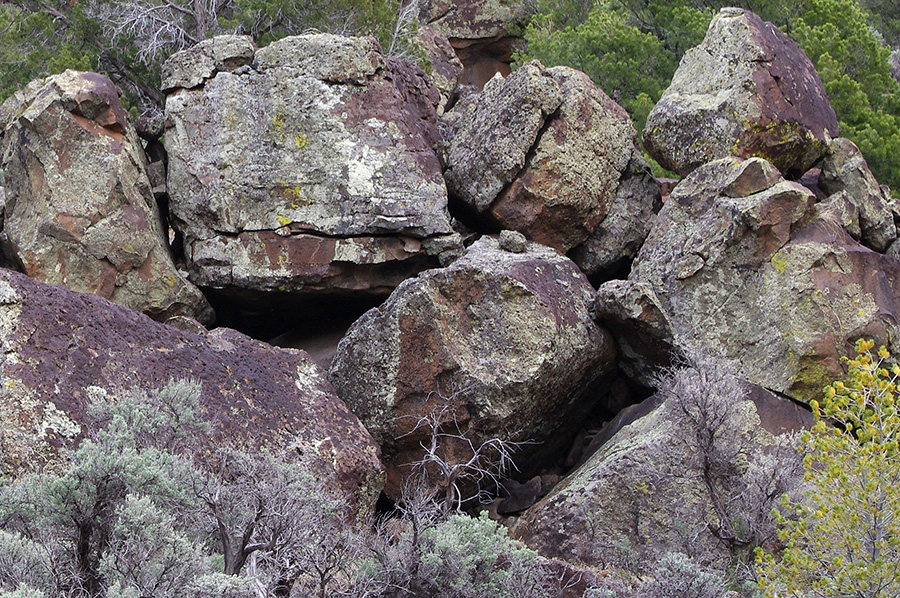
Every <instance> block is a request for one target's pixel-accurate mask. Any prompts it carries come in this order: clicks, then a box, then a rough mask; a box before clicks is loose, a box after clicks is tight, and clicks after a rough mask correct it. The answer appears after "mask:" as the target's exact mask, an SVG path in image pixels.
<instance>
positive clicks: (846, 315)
mask: <svg viewBox="0 0 900 598" xmlns="http://www.w3.org/2000/svg"><path fill="white" fill-rule="evenodd" d="M813 201H814V195H813V193H812V192H811V191H810V190H808V189H807V188H805V187H803V186H801V185H799V184H798V183H793V182H788V181H785V180H783V179H781V178H780V177H778V175H777V171H776V169H775V168H774V167H773V166H772V165H771V164H769V163H767V162H765V161H763V160H761V159H759V158H751V159H748V160H739V159H737V158H725V159H722V160H718V161H715V162H711V163H709V164H706V165H705V166H702V167H700V168H698V169H697V170H695V171H694V172H693V173H692V174H691V175H690V176H688V177H687V178H685V179H684V180H683V181H682V182H681V183H680V184H679V185H678V186H677V187H675V189H674V190H673V192H672V194H671V196H670V198H669V200H668V201H667V202H666V203H665V205H664V207H663V209H662V210H661V211H660V213H659V215H658V217H657V220H656V222H655V224H654V227H653V229H652V230H651V232H650V234H649V236H648V237H647V240H646V242H645V243H644V245H643V247H642V248H641V250H640V253H639V254H638V257H637V259H636V260H635V262H634V264H633V267H632V270H631V274H630V275H629V279H628V283H627V284H616V285H612V284H610V285H609V286H606V287H604V288H603V289H602V290H601V292H600V294H599V295H600V297H601V298H600V299H598V301H597V303H596V304H595V306H594V309H595V314H596V315H597V317H598V319H599V321H600V322H601V323H604V325H607V324H606V323H607V322H608V326H609V327H610V328H611V329H612V330H614V331H616V332H618V333H619V334H620V336H619V342H620V347H622V352H623V354H624V355H628V356H629V358H630V359H631V361H632V369H639V368H640V367H641V363H642V362H643V365H644V366H645V367H646V368H648V369H650V368H652V367H653V366H654V365H656V364H658V363H659V361H660V360H659V357H660V356H659V355H657V352H655V349H654V348H652V347H653V346H654V345H651V346H650V347H646V345H644V347H645V348H643V349H642V343H644V342H646V339H665V342H666V343H668V344H669V345H671V346H672V347H675V348H677V349H679V350H683V349H688V350H702V351H704V352H708V353H712V354H715V355H719V356H721V358H722V359H723V361H724V362H726V363H730V364H731V366H732V367H733V369H735V370H736V371H737V372H738V373H739V374H740V375H741V376H742V377H743V378H746V379H747V380H749V381H750V382H753V383H756V384H759V385H760V386H763V387H764V388H766V389H768V390H771V391H772V392H775V393H778V394H786V395H788V396H790V397H792V398H794V399H797V400H801V401H808V400H810V399H812V398H818V397H819V395H820V394H821V391H822V387H823V386H824V385H826V384H828V383H830V382H832V381H834V380H835V379H838V378H840V377H841V376H842V375H843V369H842V367H841V357H842V356H844V355H847V354H849V353H851V352H852V347H853V343H854V342H855V341H856V340H857V339H858V338H860V337H874V338H876V339H878V341H879V342H883V343H888V345H889V346H891V343H894V344H895V343H896V341H895V340H894V339H897V338H900V336H898V333H900V330H898V326H897V322H898V321H900V262H898V261H896V260H895V259H893V258H890V257H888V256H885V255H881V254H878V253H875V252H873V251H871V250H869V249H868V248H866V247H864V246H862V245H860V244H859V243H858V242H857V241H855V240H854V239H852V238H851V237H850V236H849V235H848V234H847V232H846V231H845V230H844V229H843V228H842V226H841V222H840V221H839V220H838V219H837V218H836V217H833V216H831V215H829V213H828V211H827V210H824V211H823V209H822V207H821V206H818V205H814V204H813ZM629 312H630V313H629ZM655 342H656V341H654V343H655Z"/></svg>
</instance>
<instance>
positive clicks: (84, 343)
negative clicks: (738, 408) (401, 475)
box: [0, 271, 383, 513]
mask: <svg viewBox="0 0 900 598" xmlns="http://www.w3.org/2000/svg"><path fill="white" fill-rule="evenodd" d="M0 343H2V347H3V355H4V357H3V361H2V363H0V389H2V390H0V392H2V399H0V447H2V450H0V455H2V458H3V465H4V471H21V470H23V469H34V468H38V467H40V466H41V465H43V464H44V463H45V462H47V461H52V460H53V459H55V458H57V456H58V454H59V452H60V451H61V450H64V449H66V448H68V447H71V446H72V445H73V444H74V443H76V442H77V441H78V440H79V439H80V438H81V437H82V436H83V433H84V432H85V431H86V430H85V429H84V426H85V425H86V424H85V418H84V414H85V407H86V406H87V404H88V402H89V398H90V397H91V396H92V393H98V392H99V393H106V394H109V395H112V396H116V395H121V394H122V393H128V392H130V391H131V389H132V388H135V387H136V388H139V389H141V390H144V391H150V390H153V389H157V388H159V387H161V386H163V385H164V384H165V383H166V382H168V381H169V380H179V379H185V378H187V379H192V380H196V381H198V382H199V383H200V384H201V385H202V395H201V411H202V416H203V417H204V418H205V419H207V420H208V421H209V422H210V423H211V424H212V429H213V432H212V434H211V436H210V437H209V438H204V439H200V440H199V442H200V443H201V447H200V450H215V449H216V447H217V446H223V445H227V446H231V447H238V448H242V447H244V446H248V447H252V446H257V447H271V448H274V449H276V450H278V449H281V448H290V449H294V450H297V451H300V452H302V453H303V454H304V455H305V456H307V457H309V458H310V461H309V463H310V466H311V467H312V468H313V469H314V472H315V475H316V476H317V477H318V478H319V479H321V480H322V482H323V484H324V485H325V486H326V487H327V488H329V489H331V490H334V491H336V492H339V493H341V494H344V495H347V496H348V497H349V498H350V499H351V501H352V502H353V503H354V504H355V506H356V508H357V509H358V510H359V511H360V512H363V513H371V511H372V509H373V508H374V504H375V500H376V499H377V497H378V494H379V492H380V489H381V480H382V471H383V470H382V467H381V465H380V462H379V459H378V446H377V445H376V444H374V442H373V441H372V438H371V436H369V434H368V432H366V430H365V428H364V427H363V426H362V424H361V423H360V422H359V420H358V419H357V418H356V417H355V416H354V415H353V414H352V413H351V412H350V411H349V410H348V409H347V408H346V406H345V405H344V404H343V403H342V402H341V401H340V400H338V399H337V397H336V396H335V394H334V390H333V389H332V387H331V385H330V384H329V382H328V380H327V379H326V377H325V374H324V372H323V371H322V370H320V369H319V368H318V367H316V366H315V364H313V363H312V361H310V359H309V358H308V357H307V355H306V354H305V353H304V352H302V351H296V350H287V349H277V348H274V347H271V346H269V345H266V344H265V343H261V342H258V341H255V340H252V339H250V338H249V337H246V336H244V335H243V334H240V333H238V332H235V331H234V330H229V329H226V328H219V329H217V330H214V331H212V332H209V333H205V334H203V335H198V334H192V333H189V332H184V331H181V330H177V329H175V328H172V327H169V326H166V325H163V324H160V323H157V322H154V321H153V320H151V319H149V318H147V317H146V316H143V315H141V314H138V313H135V312H133V311H130V310H128V309H126V308H124V307H121V306H118V305H116V304H113V303H110V302H108V301H106V300H105V299H102V298H100V297H96V296H93V295H87V294H82V293H76V292H74V291H70V290H68V289H66V288H63V287H58V286H53V285H47V284H43V283H40V282H37V281H34V280H32V279H30V278H27V277H25V276H23V275H21V274H18V273H15V272H10V271H0Z"/></svg>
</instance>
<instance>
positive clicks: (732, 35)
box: [644, 8, 838, 176]
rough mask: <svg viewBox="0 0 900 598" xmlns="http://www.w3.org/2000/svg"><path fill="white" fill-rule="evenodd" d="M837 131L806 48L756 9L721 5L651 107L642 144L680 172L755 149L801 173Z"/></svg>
mask: <svg viewBox="0 0 900 598" xmlns="http://www.w3.org/2000/svg"><path fill="white" fill-rule="evenodd" d="M837 134H838V123H837V118H836V116H835V113H834V109H833V108H832V107H831V104H830V102H829V101H828V96H827V95H826V93H825V88H824V87H823V85H822V81H821V79H819V75H818V74H817V73H816V70H815V68H814V67H813V65H812V63H811V62H810V60H809V58H807V56H806V55H805V54H804V53H803V50H801V49H800V47H799V46H798V45H797V44H796V43H795V42H794V41H792V40H791V39H790V38H788V37H787V36H786V35H785V34H784V33H782V32H781V31H780V30H779V29H778V28H777V27H775V26H774V25H772V24H771V23H768V22H765V21H763V20H762V19H760V18H759V17H758V16H756V15H755V14H753V13H751V12H749V11H746V10H743V9H739V8H723V9H722V10H721V11H720V12H719V13H718V14H717V15H716V16H715V17H714V18H713V20H712V23H710V26H709V30H708V31H707V33H706V38H705V39H704V40H703V43H701V44H700V45H699V46H697V47H696V48H693V49H691V50H688V51H687V53H685V55H684V58H682V60H681V64H680V65H679V67H678V70H677V71H676V72H675V76H674V78H673V79H672V83H671V84H670V85H669V87H668V89H666V91H665V92H664V93H663V95H662V97H661V98H660V100H659V102H658V103H657V104H656V106H655V107H654V108H653V110H652V111H651V112H650V115H649V116H648V118H647V126H646V127H645V128H644V145H645V146H646V147H647V150H648V151H649V152H650V154H651V155H652V156H653V157H654V158H655V159H656V161H657V162H659V163H660V165H662V166H663V167H664V168H668V169H669V170H673V171H675V172H677V173H678V174H680V175H682V176H684V175H687V174H688V173H690V172H691V171H692V170H694V169H695V168H697V167H698V166H700V165H701V164H704V163H706V162H710V161H712V160H716V159H718V158H724V157H726V156H738V157H742V158H747V157H751V156H758V157H761V158H765V159H766V160H769V161H770V162H772V163H773V164H774V165H775V166H776V167H777V168H778V169H779V170H781V172H783V173H793V174H797V175H799V174H802V173H803V172H805V171H806V170H807V169H808V168H809V167H810V166H812V165H813V164H814V163H815V162H816V161H817V160H818V159H819V158H821V157H822V156H823V155H824V154H825V150H826V142H827V140H828V139H829V137H837Z"/></svg>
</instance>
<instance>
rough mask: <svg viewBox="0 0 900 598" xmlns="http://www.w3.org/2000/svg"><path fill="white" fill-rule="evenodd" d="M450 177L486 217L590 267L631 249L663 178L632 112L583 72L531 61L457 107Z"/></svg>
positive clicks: (455, 190) (454, 188) (655, 204)
mask: <svg viewBox="0 0 900 598" xmlns="http://www.w3.org/2000/svg"><path fill="white" fill-rule="evenodd" d="M459 110H460V111H463V114H461V115H460V117H459V118H458V126H457V127H455V129H454V130H453V132H452V139H451V140H450V144H449V150H448V152H447V158H446V161H447V168H446V170H445V172H444V176H445V178H446V180H447V187H448V190H449V192H450V194H451V196H453V197H455V198H457V199H459V200H460V201H461V202H463V203H464V204H465V205H466V206H468V208H470V209H471V211H472V212H473V213H474V214H477V215H478V217H479V218H480V219H481V220H482V221H483V222H484V223H486V224H488V225H490V226H495V227H498V228H501V229H513V230H517V231H520V232H522V233H523V234H525V235H526V236H527V237H528V238H530V239H532V240H534V241H536V242H538V243H542V244H544V245H549V246H550V247H554V248H556V249H558V250H560V251H563V252H567V251H569V250H571V249H573V248H575V247H578V246H580V245H582V244H584V245H586V246H589V247H587V248H585V249H584V250H582V251H580V252H575V253H573V257H575V259H576V261H577V262H578V263H579V266H582V267H583V269H584V270H585V271H586V272H587V273H589V274H593V273H595V272H596V271H599V270H603V269H604V268H611V267H613V266H614V264H615V263H616V262H617V261H618V260H620V259H622V257H623V256H625V257H629V256H633V255H634V252H635V251H636V250H637V248H638V247H639V246H640V242H641V241H642V240H643V238H644V236H645V235H646V234H647V231H648V230H649V227H650V224H651V223H652V220H653V215H654V213H655V212H656V211H657V210H658V209H659V197H660V194H659V185H658V184H657V183H656V181H655V180H654V179H653V177H652V176H651V175H650V173H649V169H648V167H647V165H646V163H645V162H644V160H643V157H642V156H641V152H640V151H639V150H638V147H637V132H636V131H635V129H634V125H633V124H632V123H631V120H630V119H629V117H628V115H627V113H626V112H625V111H624V110H623V109H622V108H621V107H620V106H619V105H618V104H616V103H615V102H614V101H613V100H611V99H610V98H609V97H608V96H607V95H606V94H605V93H603V92H602V91H601V90H600V89H598V88H597V86H596V85H594V83H593V82H592V81H591V80H590V78H589V77H588V76H587V75H585V74H584V73H582V72H579V71H576V70H574V69H570V68H567V67H554V68H549V69H548V68H544V67H543V66H542V65H541V64H540V63H539V62H530V63H528V64H526V65H524V66H523V67H522V68H520V69H519V70H517V71H516V72H515V73H513V74H512V75H510V76H509V77H507V78H505V79H503V78H500V77H496V78H494V79H493V80H491V81H490V83H489V84H488V85H486V86H485V88H484V91H483V92H482V93H481V94H480V95H479V96H477V97H475V98H473V99H470V100H467V101H466V102H464V103H463V104H462V105H461V107H460V108H459Z"/></svg>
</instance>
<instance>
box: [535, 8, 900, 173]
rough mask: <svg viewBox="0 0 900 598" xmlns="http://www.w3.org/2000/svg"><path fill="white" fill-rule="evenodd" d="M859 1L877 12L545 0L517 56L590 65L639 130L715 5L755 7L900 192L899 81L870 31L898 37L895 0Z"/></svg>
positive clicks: (846, 132) (843, 127) (875, 168)
mask: <svg viewBox="0 0 900 598" xmlns="http://www.w3.org/2000/svg"><path fill="white" fill-rule="evenodd" d="M862 3H863V4H864V5H865V6H868V7H870V8H871V9H872V10H873V11H875V13H876V14H875V15H874V17H873V16H871V15H869V14H868V13H866V12H865V11H864V10H863V8H862V7H861V6H860V2H858V1H857V0H803V1H799V2H779V1H776V0H744V1H743V2H738V3H737V4H734V3H731V2H720V1H705V2H696V3H695V2H688V1H686V0H680V1H676V2H662V1H657V0H616V1H614V2H613V1H606V2H600V3H598V4H596V5H590V4H585V3H583V2H579V1H578V0H544V1H543V2H542V4H541V6H540V8H539V10H538V14H537V15H536V16H535V17H534V18H533V19H532V20H531V22H530V23H529V24H528V26H527V27H526V29H525V41H526V44H527V47H526V50H525V51H524V52H522V53H521V54H520V56H519V57H518V60H519V61H520V62H521V61H524V60H526V59H538V60H540V61H541V62H543V63H544V64H545V65H546V66H554V65H568V66H572V67H574V68H577V69H580V70H583V71H584V72H586V73H587V74H588V75H589V76H590V77H591V78H592V79H593V80H594V82H595V83H597V85H598V86H600V88H601V89H603V90H604V91H606V93H608V94H609V95H610V96H611V97H612V98H613V99H615V100H616V101H617V102H619V103H620V104H621V105H622V107H624V108H625V109H626V110H627V111H628V112H629V113H630V114H631V116H632V119H634V121H635V124H636V126H637V127H638V129H639V130H641V129H642V128H643V126H644V123H645V122H646V116H647V114H648V113H649V110H650V108H651V107H652V104H653V103H655V102H657V101H658V100H659V97H660V95H661V93H662V91H663V90H664V89H665V88H666V87H667V86H668V84H669V81H670V80H671V78H672V75H673V74H674V72H675V68H676V67H677V65H678V61H679V60H680V59H681V57H682V56H683V54H684V52H685V51H687V50H688V49H689V48H691V47H693V46H696V45H697V44H699V43H700V42H701V41H702V40H703V36H704V35H705V33H706V28H707V26H708V25H709V21H710V19H711V18H712V15H713V14H714V11H715V10H718V9H719V8H721V7H722V6H726V5H736V6H742V7H744V8H748V9H750V10H752V11H754V12H756V13H757V14H759V15H760V16H761V17H762V18H764V19H767V20H771V21H773V22H774V23H775V24H776V25H778V26H779V27H781V28H782V29H784V30H785V32H786V33H788V34H789V35H790V36H791V37H792V38H794V39H795V40H796V41H797V42H798V44H799V45H800V46H801V47H802V48H803V50H804V51H805V52H806V54H807V55H808V56H809V57H810V59H811V60H812V62H813V64H814V65H815V67H816V69H817V70H818V72H819V76H820V77H821V78H822V82H823V83H824V85H825V89H826V91H827V93H828V97H829V99H830V100H831V103H832V105H833V106H834V109H835V112H836V113H837V117H838V121H839V124H840V131H841V135H842V136H844V137H848V138H850V139H851V140H852V141H853V142H854V143H856V145H857V146H859V148H860V150H862V152H863V154H864V155H865V156H866V160H867V162H868V165H869V168H871V170H872V172H873V173H874V174H875V176H876V177H877V178H878V180H879V181H881V182H882V183H885V184H888V185H890V186H892V187H893V188H895V189H900V169H898V168H897V166H896V156H897V155H898V154H900V83H898V82H897V81H896V80H895V79H893V78H892V77H891V75H890V65H889V59H890V54H891V50H890V48H889V47H887V46H885V45H884V44H883V42H882V40H881V38H880V37H879V35H878V33H877V32H875V31H873V30H872V28H871V27H870V24H872V23H875V24H876V25H879V24H880V25H881V26H883V27H884V31H885V32H886V35H887V36H888V37H889V39H893V40H897V41H895V43H897V42H900V33H898V32H900V18H898V17H897V15H898V14H900V12H898V11H897V10H896V9H897V8H898V2H897V0H862ZM591 6H592V7H593V8H591Z"/></svg>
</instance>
